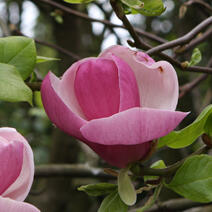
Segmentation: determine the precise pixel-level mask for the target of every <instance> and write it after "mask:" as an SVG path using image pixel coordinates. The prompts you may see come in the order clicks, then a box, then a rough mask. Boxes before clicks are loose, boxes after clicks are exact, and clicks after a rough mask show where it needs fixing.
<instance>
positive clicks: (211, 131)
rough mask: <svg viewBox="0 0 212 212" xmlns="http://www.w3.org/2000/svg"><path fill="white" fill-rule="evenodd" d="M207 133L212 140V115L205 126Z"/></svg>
mask: <svg viewBox="0 0 212 212" xmlns="http://www.w3.org/2000/svg"><path fill="white" fill-rule="evenodd" d="M204 131H205V133H206V134H207V135H208V136H209V137H211V138H212V113H211V114H210V115H209V116H208V118H207V120H206V122H205V126H204Z"/></svg>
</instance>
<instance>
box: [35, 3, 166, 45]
mask: <svg viewBox="0 0 212 212" xmlns="http://www.w3.org/2000/svg"><path fill="white" fill-rule="evenodd" d="M34 1H35V0H34ZM39 1H41V2H44V3H46V4H49V5H51V6H54V7H56V8H59V9H61V10H62V11H64V12H67V13H69V14H72V15H74V16H77V17H79V18H82V19H84V20H87V21H92V22H98V23H102V24H104V25H107V26H111V27H117V28H123V29H126V28H125V27H124V26H123V25H119V24H113V23H111V22H110V21H108V20H101V19H97V18H92V17H90V16H88V15H87V14H85V13H82V12H79V11H76V10H73V9H71V8H69V7H66V6H64V5H62V4H59V3H57V2H54V1H52V0H39ZM135 31H136V32H137V33H138V34H139V35H142V36H144V37H146V38H148V39H151V40H153V41H156V42H159V43H165V42H166V40H165V39H163V38H160V37H158V36H156V35H154V34H151V33H149V32H145V31H143V30H141V29H138V28H136V29H135Z"/></svg>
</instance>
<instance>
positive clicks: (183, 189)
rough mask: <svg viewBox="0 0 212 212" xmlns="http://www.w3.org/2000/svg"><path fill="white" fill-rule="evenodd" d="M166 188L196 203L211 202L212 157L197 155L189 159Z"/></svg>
mask: <svg viewBox="0 0 212 212" xmlns="http://www.w3.org/2000/svg"><path fill="white" fill-rule="evenodd" d="M166 186H167V187H168V188H170V189H172V190H173V191H175V192H176V193H178V194H180V195H182V196H183V197H185V198H187V199H190V200H193V201H195V202H211V201H212V157H211V156H208V155H196V156H192V157H190V158H188V159H187V160H186V161H185V162H184V164H183V165H182V166H181V167H180V168H179V169H178V170H177V172H176V174H175V176H174V178H173V179H172V181H171V183H170V184H168V185H167V184H166Z"/></svg>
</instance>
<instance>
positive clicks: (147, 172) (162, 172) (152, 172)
mask: <svg viewBox="0 0 212 212" xmlns="http://www.w3.org/2000/svg"><path fill="white" fill-rule="evenodd" d="M208 149H210V148H209V147H208V146H203V147H201V148H200V149H198V150H197V151H196V152H194V153H192V154H191V155H189V156H188V157H186V158H184V159H182V160H181V161H178V162H176V163H174V164H172V165H170V166H168V167H167V168H164V169H153V168H149V167H144V166H142V165H140V164H138V165H139V166H140V170H138V169H137V168H136V169H134V167H133V166H132V169H131V171H132V172H133V174H135V175H136V176H138V177H143V176H163V177H167V176H170V175H172V174H174V173H175V172H176V171H177V169H178V168H179V167H180V166H181V165H182V164H183V163H184V162H185V160H186V159H188V158H189V157H191V156H193V155H199V154H202V153H204V152H206V151H207V150H208Z"/></svg>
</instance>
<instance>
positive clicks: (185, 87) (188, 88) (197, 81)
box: [179, 74, 208, 98]
mask: <svg viewBox="0 0 212 212" xmlns="http://www.w3.org/2000/svg"><path fill="white" fill-rule="evenodd" d="M207 78H208V74H202V75H200V76H199V77H197V78H196V79H194V80H193V81H191V82H189V83H186V84H185V85H183V86H181V87H180V91H181V92H180V95H179V98H182V97H184V96H185V95H186V94H187V93H188V92H189V91H191V90H192V89H193V88H195V87H196V86H197V85H199V84H200V83H201V82H202V81H204V80H206V79H207Z"/></svg>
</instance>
